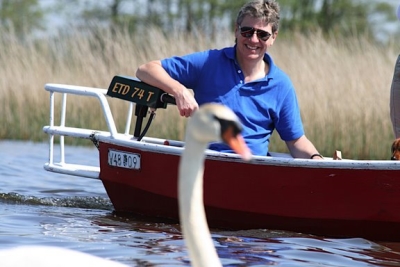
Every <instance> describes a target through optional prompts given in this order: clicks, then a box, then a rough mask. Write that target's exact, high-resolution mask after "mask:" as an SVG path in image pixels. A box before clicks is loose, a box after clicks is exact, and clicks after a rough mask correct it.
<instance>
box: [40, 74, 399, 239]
mask: <svg viewBox="0 0 400 267" xmlns="http://www.w3.org/2000/svg"><path fill="white" fill-rule="evenodd" d="M44 88H45V90H47V91H48V92H49V95H50V120H49V125H46V126H44V127H43V131H44V132H45V133H46V134H48V135H49V156H48V161H47V162H45V163H44V169H45V170H47V171H50V172H55V173H61V174H66V175H74V176H80V177H84V178H92V179H100V180H101V182H102V183H103V185H104V188H105V190H106V192H107V195H108V197H109V198H110V201H111V202H112V204H113V207H114V212H115V213H117V214H120V215H122V216H125V215H126V216H129V215H142V216H146V217H152V218H158V219H160V220H163V219H165V220H167V219H168V220H173V221H177V222H178V220H179V214H178V200H177V177H178V164H179V160H180V155H181V153H182V151H183V148H184V142H183V141H179V140H168V139H161V138H155V137H151V136H147V130H148V129H149V127H151V121H152V116H151V115H150V117H149V118H148V120H147V123H146V125H144V126H145V127H143V125H142V124H143V122H144V120H143V118H144V117H145V116H146V114H147V113H148V111H149V109H150V110H153V111H154V110H156V109H160V108H163V109H165V108H168V107H169V106H173V105H174V99H173V97H172V96H170V95H168V94H166V93H165V92H163V91H162V90H160V89H158V88H155V87H152V86H150V85H148V84H145V83H143V82H141V81H139V80H138V79H136V78H135V77H128V76H114V77H113V78H112V81H111V83H110V85H109V88H105V89H103V88H92V87H83V86H77V85H67V84H54V83H48V84H45V86H44ZM70 95H77V96H79V97H82V98H95V99H97V100H98V103H99V106H100V107H101V110H102V112H103V114H102V115H103V117H104V119H105V121H106V125H107V128H108V129H107V130H97V129H87V128H75V127H70V126H68V125H66V121H67V108H66V107H67V103H68V101H67V96H70ZM56 98H57V99H59V98H60V99H61V101H56V100H55V99H56ZM111 98H113V99H116V101H121V103H125V104H127V105H128V106H129V108H128V109H127V110H128V111H127V114H126V118H127V119H126V127H125V131H124V132H118V131H117V128H116V125H115V121H114V118H113V115H112V112H111V109H110V103H109V102H110V99H111ZM174 108H176V107H174ZM55 114H57V115H58V114H59V115H60V118H57V120H56V119H55ZM96 119H98V118H96ZM56 121H57V122H58V123H57V124H56ZM132 123H135V128H134V133H133V134H132V133H130V132H129V130H130V128H131V125H132ZM55 137H56V138H57V141H55ZM65 137H68V138H78V139H88V140H91V141H92V142H93V145H95V146H96V147H97V148H98V165H94V166H92V165H87V164H76V163H71V162H68V161H66V156H65V155H66V153H67V152H66V149H67V146H66V145H65V141H64V138H65ZM205 153H206V160H205V172H204V204H205V210H206V214H207V221H208V223H209V226H210V227H211V228H214V229H229V230H243V229H274V230H285V231H292V232H296V233H305V234H311V235H318V236H324V237H336V238H342V237H343V238H348V237H362V238H366V239H369V240H374V241H400V161H395V160H353V159H346V158H343V159H341V160H336V159H335V158H334V157H332V158H325V160H311V159H299V158H292V157H291V156H290V155H289V154H286V153H278V152H270V155H268V156H253V157H252V159H251V161H249V162H246V161H243V160H242V159H241V158H240V157H239V156H238V155H236V154H232V153H223V152H218V151H212V150H209V149H208V150H206V152H205Z"/></svg>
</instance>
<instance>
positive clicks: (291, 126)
mask: <svg viewBox="0 0 400 267" xmlns="http://www.w3.org/2000/svg"><path fill="white" fill-rule="evenodd" d="M279 19H280V18H279V5H278V4H277V3H276V2H275V0H259V1H252V2H249V3H247V4H245V5H244V6H243V7H242V8H241V9H240V11H239V13H238V16H237V19H236V25H235V39H236V42H235V45H234V46H232V47H226V48H224V49H221V50H207V51H203V52H197V53H193V54H189V55H185V56H182V57H171V58H166V59H163V60H161V61H160V60H156V61H151V62H149V63H146V64H144V65H142V66H140V67H139V68H138V70H137V72H136V76H137V77H138V78H139V79H140V80H142V81H144V82H146V83H148V84H151V85H153V86H156V87H158V88H160V89H162V90H164V91H166V92H168V93H170V94H172V95H173V96H174V97H175V99H176V104H177V107H178V110H179V112H180V115H181V116H185V117H189V116H191V115H192V113H193V112H195V111H196V110H197V109H198V106H199V105H201V104H204V103H207V102H217V103H222V104H224V105H226V106H228V107H230V108H231V109H232V110H233V111H234V112H235V113H236V115H237V116H238V117H239V118H240V120H241V122H242V123H243V126H244V129H243V136H244V138H245V140H246V143H247V145H248V146H249V148H250V149H251V151H252V153H253V154H254V155H264V156H265V155H267V154H268V145H269V139H270V136H271V134H272V132H273V131H274V129H276V130H277V132H278V133H279V135H280V137H281V138H282V139H283V140H284V141H285V142H286V145H287V147H288V149H289V151H290V153H291V155H292V156H293V157H296V158H312V159H322V158H323V157H322V156H321V155H320V154H319V153H318V151H317V149H316V148H315V147H314V145H313V144H312V143H311V142H310V141H309V140H308V139H307V137H306V136H305V135H304V129H303V124H302V120H301V116H300V110H299V106H298V102H297V96H296V93H295V90H294V87H293V84H292V82H291V80H290V79H289V77H288V76H287V75H286V74H285V73H284V72H283V71H282V70H280V69H279V68H278V67H277V66H276V65H275V64H274V62H273V60H272V58H271V56H270V55H268V53H267V50H268V48H269V47H271V46H272V45H273V44H274V42H275V40H276V38H277V36H278V28H279ZM187 88H191V89H193V91H194V97H193V95H192V94H191V93H190V92H189V91H188V90H187ZM210 149H214V150H218V151H224V152H232V151H231V150H230V149H229V148H228V147H227V146H226V145H224V144H222V143H217V144H211V145H210Z"/></svg>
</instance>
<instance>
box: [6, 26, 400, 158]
mask: <svg viewBox="0 0 400 267" xmlns="http://www.w3.org/2000/svg"><path fill="white" fill-rule="evenodd" d="M233 40H234V38H233V35H230V36H222V35H221V36H219V37H218V39H217V40H209V39H207V38H198V37H197V36H196V35H195V34H193V35H192V36H190V35H188V34H179V33H177V34H176V35H170V36H168V37H166V36H165V35H163V34H162V33H160V32H159V31H157V29H150V30H149V31H148V32H147V35H146V36H145V38H142V37H141V38H136V36H131V35H129V34H128V33H125V32H124V31H121V32H114V33H111V32H109V31H106V30H105V31H104V30H103V31H102V30H97V31H91V32H84V33H82V32H80V31H78V30H76V31H72V32H71V33H70V35H68V36H67V35H65V34H61V33H60V34H59V35H58V36H54V37H51V38H49V39H47V40H40V41H27V42H24V43H22V42H19V41H18V40H17V38H16V37H15V36H13V35H10V34H8V33H7V32H2V33H1V40H0V63H1V64H0V73H1V74H2V78H1V79H0V104H1V106H0V123H1V125H2V127H1V128H0V138H1V139H20V140H31V141H38V142H42V141H45V140H47V138H48V137H47V135H45V134H44V133H43V131H42V128H43V126H44V125H48V123H49V94H48V92H47V91H45V90H44V85H45V84H46V83H61V84H72V85H80V86H89V87H96V88H107V87H108V85H109V83H110V82H111V79H112V77H113V76H114V75H117V74H122V75H128V76H134V74H135V72H136V69H137V67H138V66H139V65H140V64H142V63H144V62H147V61H149V60H153V59H161V58H164V57H169V56H172V55H183V54H186V53H190V52H194V51H199V50H205V49H208V48H222V47H224V46H230V45H232V44H233ZM399 43H400V42H392V43H391V44H390V45H387V46H385V47H383V46H378V45H376V44H372V43H370V42H369V41H368V38H364V39H346V40H342V39H341V38H336V39H331V40H329V41H328V40H326V39H324V38H323V37H322V35H321V34H319V33H314V34H310V35H309V36H307V37H305V36H302V35H293V36H292V37H291V38H290V40H289V39H279V38H278V40H277V42H275V44H274V46H273V47H272V48H271V49H270V53H271V55H272V56H273V58H274V60H275V63H276V64H277V65H278V66H280V67H281V68H282V69H283V70H284V71H285V72H287V73H288V74H289V75H290V77H291V78H292V81H293V83H294V85H295V87H296V91H297V95H298V100H299V103H300V108H301V113H302V118H303V122H304V126H305V130H306V135H307V137H308V138H309V139H310V140H311V141H312V142H313V143H314V144H315V145H316V147H317V148H318V149H319V150H320V152H321V153H323V154H324V155H327V156H331V155H333V152H334V151H335V150H336V149H337V150H341V151H342V154H343V156H344V157H345V158H358V159H387V158H389V151H390V145H391V142H392V140H393V133H392V128H391V123H390V118H389V91H390V84H391V80H392V76H393V68H394V63H395V60H396V58H397V56H398V54H399V52H400V46H399V45H398V44H399ZM57 101H59V100H57ZM110 102H111V103H110V104H111V109H112V112H113V115H114V119H115V121H116V124H117V128H118V130H119V131H120V132H123V131H124V127H125V121H126V112H127V108H128V104H127V103H126V102H124V101H122V100H117V99H111V101H110ZM122 102H123V104H122ZM68 103H69V106H68V115H69V116H68V117H67V124H68V125H70V126H74V127H84V128H90V129H98V130H104V129H106V124H105V122H104V120H103V119H102V112H101V110H100V107H99V105H98V104H97V103H96V100H93V99H89V100H85V99H82V98H74V97H71V98H69V99H68ZM185 123H186V119H185V118H181V117H180V116H179V114H178V111H177V109H176V108H175V107H173V106H171V107H169V108H168V109H167V110H158V111H157V115H156V117H155V119H154V122H153V124H152V127H151V128H150V130H149V133H148V134H149V135H150V136H155V137H161V138H168V139H179V140H182V139H183V136H184V129H185ZM133 127H134V124H133V125H132V130H131V133H132V132H133ZM270 150H273V151H279V152H286V151H287V150H286V146H285V144H284V142H282V141H281V140H280V139H279V135H278V134H276V133H274V135H273V137H272V142H271V148H270Z"/></svg>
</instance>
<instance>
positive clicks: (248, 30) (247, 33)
mask: <svg viewBox="0 0 400 267" xmlns="http://www.w3.org/2000/svg"><path fill="white" fill-rule="evenodd" d="M239 30H240V34H241V35H242V36H243V37H244V38H251V37H252V36H253V34H254V32H256V34H257V37H258V39H260V40H263V41H264V42H265V41H267V40H268V39H269V37H271V35H272V34H271V33H269V32H266V31H263V30H259V29H254V28H253V27H242V26H240V25H239Z"/></svg>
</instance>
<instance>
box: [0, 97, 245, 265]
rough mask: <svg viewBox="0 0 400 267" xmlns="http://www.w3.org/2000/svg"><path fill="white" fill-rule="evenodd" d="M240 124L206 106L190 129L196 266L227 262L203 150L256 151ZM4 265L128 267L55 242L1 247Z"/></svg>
mask: <svg viewBox="0 0 400 267" xmlns="http://www.w3.org/2000/svg"><path fill="white" fill-rule="evenodd" d="M239 132H240V123H239V120H238V118H237V117H236V115H235V114H234V113H233V112H232V111H231V110H230V109H228V108H226V107H224V106H221V105H218V104H206V105H203V106H201V108H200V109H199V110H198V111H197V112H195V113H194V115H193V117H192V118H191V119H190V120H189V122H188V124H187V130H186V143H185V149H184V151H183V153H182V157H181V162H180V167H179V194H178V195H179V213H180V219H181V226H182V229H183V236H184V239H185V242H186V245H187V247H188V253H189V257H190V259H191V262H192V265H193V266H194V267H218V266H222V265H221V262H220V260H219V258H218V255H217V253H216V250H215V247H214V245H213V241H212V239H211V234H210V231H209V229H208V225H207V221H206V216H205V212H204V205H203V167H204V166H203V164H204V150H205V149H206V148H207V146H208V143H209V142H211V141H219V140H222V141H225V142H226V143H228V144H229V145H230V146H231V147H232V149H234V150H235V151H236V152H237V153H238V154H240V155H241V156H242V157H243V158H244V159H250V157H251V153H250V150H249V149H248V147H247V146H246V145H245V143H244V141H243V138H242V137H241V135H240V134H239ZM0 266H1V267H25V266H32V267H64V266H65V267H67V266H68V267H70V266H96V267H127V265H124V264H122V263H118V262H114V261H111V260H107V259H103V258H100V257H97V256H93V255H90V254H87V253H83V252H79V251H75V250H71V249H66V248H61V247H53V246H40V245H37V246H18V247H14V248H10V249H2V250H0Z"/></svg>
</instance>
